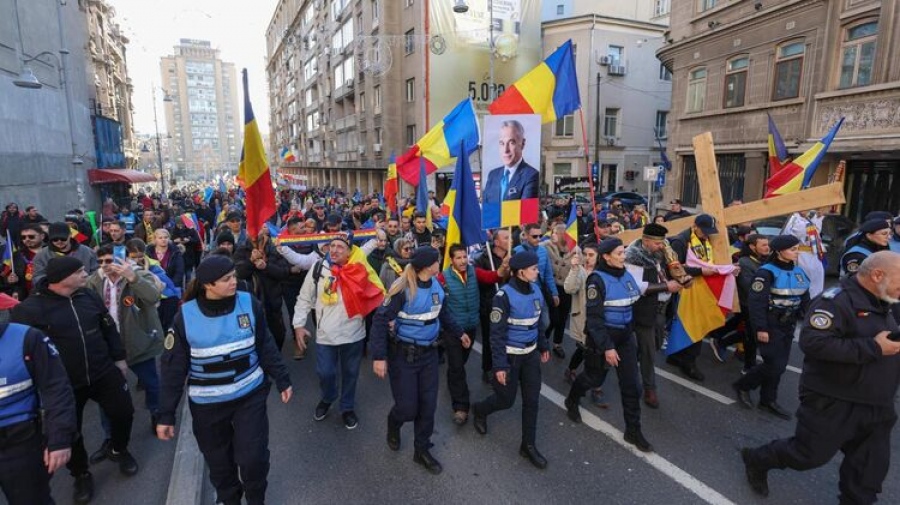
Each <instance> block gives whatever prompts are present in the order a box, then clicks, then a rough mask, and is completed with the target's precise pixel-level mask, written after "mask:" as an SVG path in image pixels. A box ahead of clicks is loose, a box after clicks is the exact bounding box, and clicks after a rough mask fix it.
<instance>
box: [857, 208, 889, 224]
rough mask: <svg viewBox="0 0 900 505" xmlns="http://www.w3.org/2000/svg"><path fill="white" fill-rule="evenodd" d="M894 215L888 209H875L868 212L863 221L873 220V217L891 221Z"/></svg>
mask: <svg viewBox="0 0 900 505" xmlns="http://www.w3.org/2000/svg"><path fill="white" fill-rule="evenodd" d="M893 218H894V216H892V215H891V213H890V212H888V211H886V210H873V211H872V212H869V213H868V214H866V218H865V219H863V223H866V222H868V221H872V220H873V219H881V220H882V221H890V220H891V219H893Z"/></svg>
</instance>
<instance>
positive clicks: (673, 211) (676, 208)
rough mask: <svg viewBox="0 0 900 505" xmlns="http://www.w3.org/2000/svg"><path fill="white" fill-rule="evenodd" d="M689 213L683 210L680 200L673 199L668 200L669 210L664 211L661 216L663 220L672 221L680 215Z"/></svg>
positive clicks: (683, 215)
mask: <svg viewBox="0 0 900 505" xmlns="http://www.w3.org/2000/svg"><path fill="white" fill-rule="evenodd" d="M690 215H691V213H690V212H688V211H686V210H684V207H682V206H681V200H679V199H677V198H676V199H674V200H672V201H671V202H669V211H668V212H666V214H665V216H663V220H664V221H672V220H675V219H678V218H682V217H688V216H690Z"/></svg>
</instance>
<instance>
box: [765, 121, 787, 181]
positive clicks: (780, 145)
mask: <svg viewBox="0 0 900 505" xmlns="http://www.w3.org/2000/svg"><path fill="white" fill-rule="evenodd" d="M766 116H768V117H769V174H770V175H775V174H777V173H778V172H779V171H780V170H781V169H782V168H784V165H785V163H787V162H788V152H787V147H785V146H784V139H783V138H781V132H779V131H778V127H777V126H775V121H772V116H770V115H769V113H766Z"/></svg>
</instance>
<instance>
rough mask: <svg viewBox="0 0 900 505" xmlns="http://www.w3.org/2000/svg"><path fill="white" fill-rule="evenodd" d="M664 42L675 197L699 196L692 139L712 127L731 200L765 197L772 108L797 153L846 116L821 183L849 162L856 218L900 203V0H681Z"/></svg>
mask: <svg viewBox="0 0 900 505" xmlns="http://www.w3.org/2000/svg"><path fill="white" fill-rule="evenodd" d="M666 42H667V43H666V45H664V46H663V47H662V48H661V49H660V50H659V51H658V52H657V55H658V57H659V58H660V60H662V62H663V63H664V64H665V65H666V66H667V67H668V68H669V69H670V70H671V71H672V74H673V89H672V111H671V114H670V116H669V121H670V125H669V132H670V133H669V144H668V151H669V157H670V158H671V159H672V160H673V162H674V169H673V174H672V177H670V178H669V181H670V184H669V185H668V186H667V188H666V197H667V198H681V199H682V200H684V202H685V205H688V206H695V205H697V204H698V200H699V194H698V189H697V179H696V170H695V161H694V157H693V154H692V148H691V139H692V137H693V136H695V135H697V134H698V133H701V132H705V131H711V132H713V137H714V139H715V143H716V153H717V155H718V160H719V172H720V179H721V185H722V191H723V197H724V199H725V202H726V203H728V202H729V201H731V200H735V199H741V200H744V201H747V200H755V199H758V198H761V197H762V195H763V191H764V186H765V180H766V177H767V176H768V173H767V172H768V169H767V143H766V139H767V117H766V114H767V113H768V114H770V115H771V116H772V118H773V120H774V121H775V123H776V124H777V125H778V128H779V129H780V131H781V134H782V136H783V137H784V139H785V143H786V144H787V147H788V150H789V152H790V153H791V155H794V156H796V155H798V154H800V153H802V152H803V151H805V150H806V149H808V148H809V147H810V146H812V144H813V143H814V142H816V141H817V140H819V139H820V138H822V137H823V136H824V135H825V134H826V133H827V132H828V130H829V129H830V128H831V126H832V125H833V124H834V123H835V122H836V121H837V120H838V119H839V118H840V117H844V118H845V122H844V125H843V127H842V129H841V130H840V132H839V133H838V136H837V138H836V140H835V141H834V143H833V144H832V145H831V149H830V150H829V153H828V156H827V158H826V159H825V160H824V161H823V163H822V164H821V165H820V167H819V170H818V172H817V173H816V177H815V179H814V183H813V184H814V185H815V184H819V183H822V182H825V181H826V180H828V178H829V177H830V176H831V175H832V173H833V172H834V169H835V167H836V166H837V163H838V161H840V160H846V161H847V173H846V174H845V176H844V180H845V187H846V191H847V200H848V205H846V206H845V207H844V212H845V213H846V214H847V215H848V216H849V217H851V218H853V219H860V218H861V217H862V216H863V215H864V214H865V213H866V212H869V211H871V210H875V209H882V210H890V211H891V212H895V213H896V212H897V211H898V210H900V143H898V141H900V52H898V51H896V50H895V48H897V47H898V46H900V4H898V2H896V1H887V0H885V1H879V0H784V1H771V0H764V1H750V0H685V1H681V2H672V12H671V24H670V30H669V33H668V34H667V40H666Z"/></svg>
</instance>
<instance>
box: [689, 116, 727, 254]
mask: <svg viewBox="0 0 900 505" xmlns="http://www.w3.org/2000/svg"><path fill="white" fill-rule="evenodd" d="M693 143H694V157H695V158H696V160H697V181H698V183H699V186H700V201H701V202H702V203H703V212H704V213H705V214H709V215H710V216H712V217H713V218H714V219H715V220H716V229H717V230H718V231H719V233H717V234H715V235H713V236H711V237H709V241H710V242H711V243H712V247H713V258H712V259H713V263H715V264H717V265H730V264H731V251H730V247H729V243H728V225H727V224H726V223H725V204H724V203H723V202H722V190H721V187H720V186H719V167H718V164H717V163H716V150H715V148H714V147H713V138H712V133H710V132H706V133H701V134H700V135H697V136H696V137H694V141H693Z"/></svg>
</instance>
